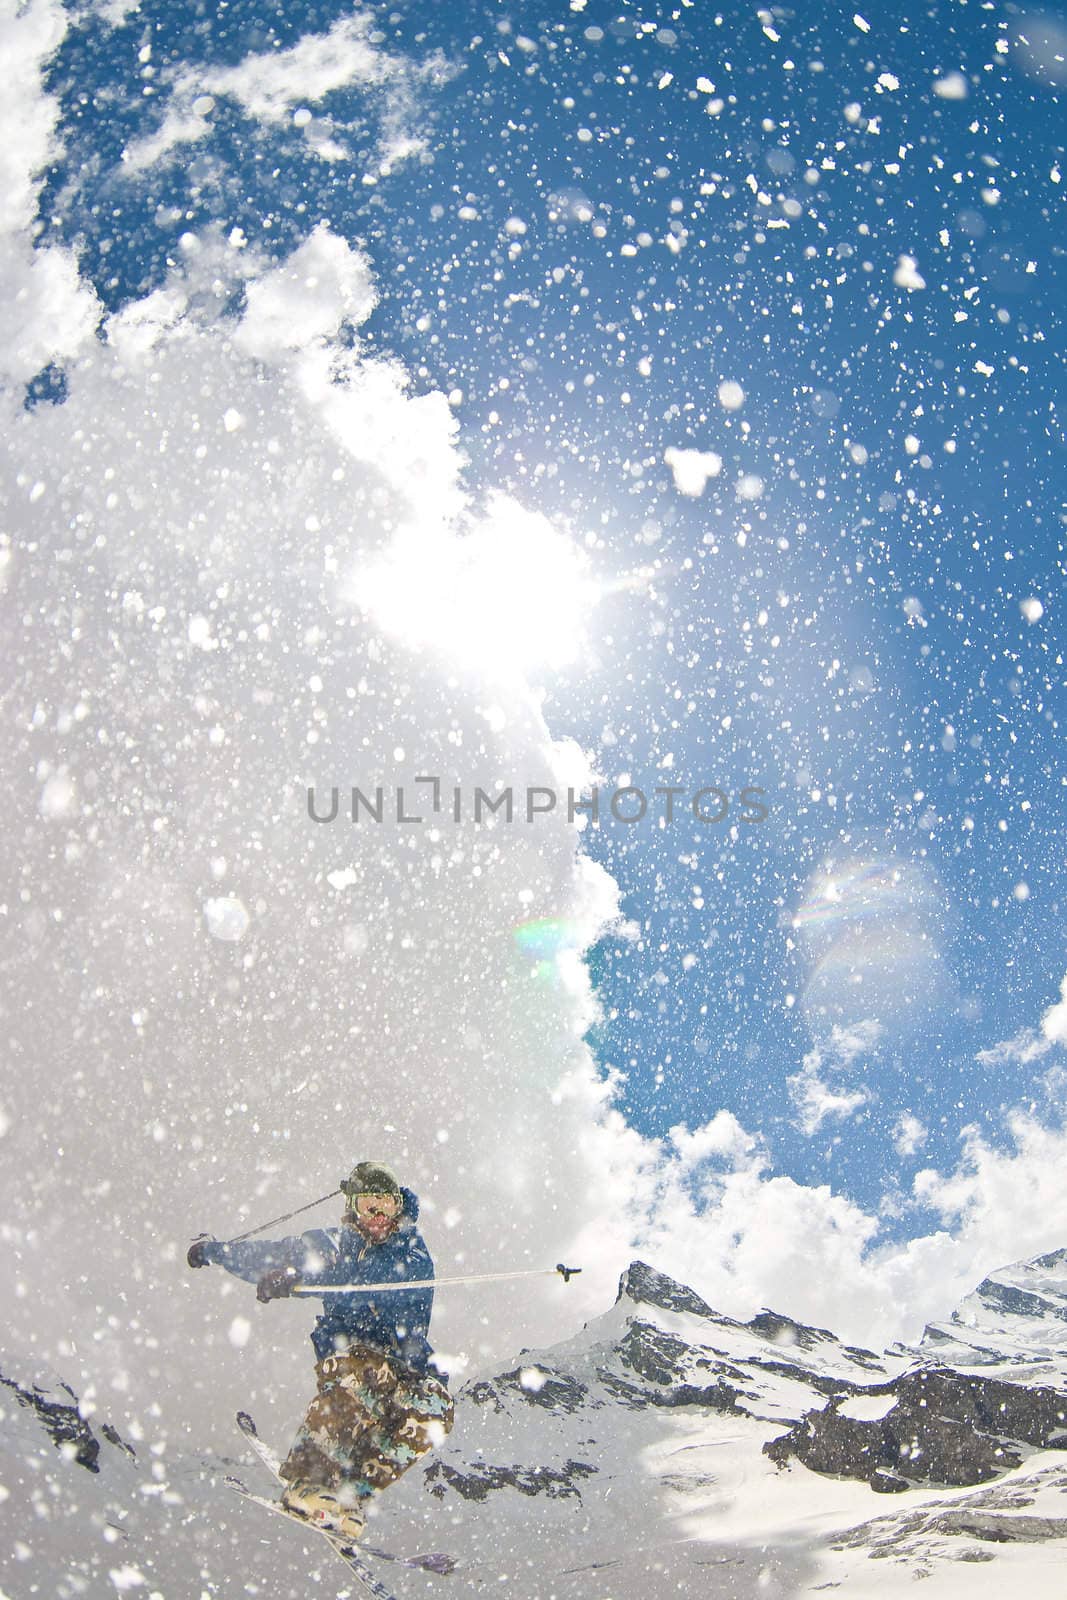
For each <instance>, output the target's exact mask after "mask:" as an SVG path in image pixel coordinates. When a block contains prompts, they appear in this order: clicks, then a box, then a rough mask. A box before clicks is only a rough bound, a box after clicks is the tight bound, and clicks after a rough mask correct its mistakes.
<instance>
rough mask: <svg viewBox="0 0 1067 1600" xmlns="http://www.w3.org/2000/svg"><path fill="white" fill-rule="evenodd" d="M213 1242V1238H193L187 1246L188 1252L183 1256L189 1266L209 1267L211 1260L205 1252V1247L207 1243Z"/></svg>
mask: <svg viewBox="0 0 1067 1600" xmlns="http://www.w3.org/2000/svg"><path fill="white" fill-rule="evenodd" d="M214 1243H215V1241H214V1239H211V1238H208V1237H205V1238H203V1239H194V1240H193V1242H192V1244H191V1245H190V1246H189V1254H188V1255H187V1256H186V1258H185V1259H186V1261H188V1263H189V1265H190V1266H191V1267H209V1266H210V1265H211V1261H210V1259H209V1257H208V1254H207V1247H208V1245H209V1244H214Z"/></svg>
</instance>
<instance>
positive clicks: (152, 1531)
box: [0, 1251, 1067, 1600]
mask: <svg viewBox="0 0 1067 1600" xmlns="http://www.w3.org/2000/svg"><path fill="white" fill-rule="evenodd" d="M0 1371H2V1373H3V1385H4V1387H3V1389H2V1391H0V1407H2V1411H3V1418H2V1434H0V1437H2V1455H0V1474H2V1475H0V1483H2V1486H3V1491H4V1493H3V1510H2V1513H0V1514H2V1515H3V1516H4V1517H5V1520H6V1521H7V1523H8V1527H9V1533H10V1538H9V1540H8V1541H6V1543H5V1548H4V1551H3V1553H2V1556H0V1559H2V1561H3V1563H4V1565H3V1577H2V1580H0V1582H2V1585H3V1595H4V1596H5V1597H7V1600H30V1597H31V1596H36V1595H41V1594H48V1595H56V1596H58V1597H59V1600H67V1597H68V1596H69V1597H72V1600H73V1597H74V1596H80V1595H86V1596H90V1597H92V1596H101V1597H103V1596H113V1595H114V1594H115V1593H116V1592H130V1593H132V1594H134V1595H135V1596H144V1597H146V1600H152V1597H155V1596H162V1597H165V1600H186V1597H191V1600H204V1597H206V1596H216V1595H219V1596H230V1595H232V1596H235V1597H236V1596H238V1595H241V1596H243V1595H269V1596H271V1597H279V1600H282V1597H288V1596H293V1597H296V1596H305V1595H307V1593H308V1592H309V1590H313V1592H314V1593H315V1594H316V1595H323V1596H338V1597H340V1596H346V1595H351V1594H352V1593H353V1592H354V1591H353V1588H352V1580H351V1577H350V1575H347V1574H346V1573H345V1570H344V1568H343V1567H342V1566H341V1564H340V1563H339V1562H338V1561H337V1560H336V1558H335V1557H334V1556H333V1555H332V1554H331V1552H330V1551H329V1549H328V1548H327V1546H326V1545H325V1543H324V1541H322V1540H320V1539H319V1538H318V1537H317V1536H316V1535H314V1534H307V1533H305V1532H304V1531H303V1530H301V1529H299V1528H296V1527H293V1526H291V1525H289V1524H287V1523H286V1522H284V1521H283V1520H282V1519H280V1518H271V1517H270V1516H269V1515H267V1514H266V1513H265V1512H262V1511H261V1510H260V1509H259V1508H258V1507H255V1506H252V1505H248V1504H245V1503H242V1502H241V1501H240V1500H239V1499H237V1498H236V1497H235V1496H234V1495H233V1494H232V1493H231V1492H230V1491H229V1490H228V1489H227V1488H226V1487H225V1483H224V1479H225V1476H226V1474H227V1473H228V1472H233V1471H235V1470H236V1471H239V1472H240V1474H241V1476H243V1477H244V1478H245V1479H246V1481H248V1482H249V1483H250V1484H251V1483H253V1482H255V1483H257V1484H258V1485H259V1486H260V1487H261V1488H263V1489H267V1488H268V1483H267V1481H266V1479H265V1475H264V1470H263V1468H262V1467H261V1466H259V1464H258V1463H255V1462H254V1461H250V1460H249V1458H248V1456H247V1452H246V1448H245V1446H244V1445H243V1443H242V1441H241V1439H240V1436H239V1435H238V1434H237V1432H236V1430H235V1433H234V1449H233V1453H232V1456H228V1457H227V1458H225V1459H220V1458H218V1457H209V1456H205V1457H204V1458H202V1459H198V1458H194V1457H191V1456H189V1455H185V1456H182V1457H180V1458H177V1457H176V1458H170V1456H169V1454H168V1452H166V1451H165V1450H163V1449H161V1448H160V1446H159V1445H158V1444H155V1445H154V1444H153V1441H152V1440H151V1439H143V1440H124V1439H122V1438H120V1437H119V1435H118V1434H117V1433H115V1431H114V1430H113V1429H111V1428H109V1426H108V1425H107V1423H106V1421H103V1420H98V1418H97V1417H96V1416H95V1415H94V1414H92V1408H91V1406H87V1405H85V1404H82V1405H81V1406H80V1407H79V1405H78V1403H77V1401H76V1399H75V1397H74V1396H73V1394H71V1392H70V1391H69V1390H65V1389H64V1387H63V1384H62V1380H61V1379H59V1378H56V1377H55V1376H53V1375H48V1374H42V1373H39V1372H34V1371H33V1370H32V1369H30V1368H27V1367H26V1366H25V1365H23V1366H22V1367H21V1369H20V1368H19V1366H18V1364H17V1363H15V1362H13V1361H11V1360H9V1359H6V1358H5V1359H4V1360H3V1361H0ZM1065 1419H1067V1251H1060V1252H1056V1253H1055V1254H1054V1255H1050V1256H1044V1257H1041V1258H1039V1259H1038V1260H1036V1261H1031V1262H1026V1263H1021V1264H1018V1265H1015V1266H1012V1267H1008V1268H1004V1269H1002V1270H1000V1271H998V1272H996V1273H994V1274H992V1275H991V1276H990V1277H989V1278H987V1279H986V1280H985V1281H984V1282H983V1283H982V1284H981V1285H980V1286H979V1287H978V1289H977V1290H976V1291H975V1292H974V1294H973V1295H970V1296H968V1297H967V1299H966V1300H965V1301H964V1302H963V1303H962V1305H961V1306H960V1307H959V1308H958V1310H957V1311H956V1312H954V1313H953V1315H952V1318H951V1319H950V1321H949V1322H948V1323H946V1324H944V1325H938V1326H936V1327H931V1328H928V1329H927V1330H926V1332H925V1334H924V1335H923V1338H922V1340H921V1341H920V1343H919V1345H917V1346H916V1347H914V1348H910V1349H909V1348H907V1347H904V1346H895V1347H894V1348H893V1349H891V1350H890V1351H888V1352H886V1353H885V1354H884V1355H881V1356H879V1355H876V1354H875V1353H873V1352H871V1351H867V1350H861V1349H857V1348H855V1347H851V1346H848V1345H845V1344H843V1343H841V1341H839V1340H838V1339H837V1338H835V1337H834V1335H833V1334H832V1333H830V1332H827V1331H825V1330H823V1329H818V1328H810V1327H805V1326H804V1325H802V1324H800V1323H797V1322H794V1321H793V1320H791V1319H790V1318H788V1317H786V1316H783V1315H780V1314H777V1313H774V1312H770V1311H764V1312H761V1313H760V1315H759V1316H757V1317H754V1318H753V1319H752V1321H751V1322H748V1323H740V1322H736V1321H734V1320H732V1319H731V1318H729V1317H726V1316H722V1315H721V1314H719V1313H718V1312H716V1311H714V1310H713V1309H712V1308H711V1307H710V1306H708V1305H707V1304H705V1302H704V1301H703V1300H701V1299H700V1298H699V1296H698V1295H696V1294H694V1293H693V1291H692V1290H690V1289H688V1288H686V1287H685V1286H684V1285H683V1284H680V1283H677V1282H675V1281H673V1280H672V1279H670V1278H667V1277H665V1276H664V1275H662V1274H660V1273H658V1272H656V1271H655V1270H654V1269H652V1268H651V1267H648V1266H646V1265H645V1264H643V1263H641V1262H634V1263H632V1264H631V1266H630V1267H629V1268H628V1269H627V1271H626V1272H625V1273H624V1274H623V1277H622V1280H621V1283H620V1287H619V1294H618V1298H617V1300H616V1302H615V1304H614V1305H613V1306H612V1307H611V1308H610V1309H609V1310H608V1311H606V1312H605V1313H604V1314H603V1315H602V1316H600V1317H597V1318H595V1319H594V1320H593V1321H591V1322H589V1323H588V1324H587V1325H586V1326H585V1327H584V1328H583V1329H582V1330H581V1332H580V1333H577V1334H576V1335H575V1336H574V1337H573V1338H572V1339H569V1340H567V1341H565V1342H563V1343H561V1344H557V1345H554V1346H553V1347H552V1348H551V1349H548V1350H539V1351H532V1350H526V1351H523V1352H521V1354H520V1356H519V1358H518V1360H517V1361H516V1362H515V1363H514V1364H513V1365H512V1366H510V1367H509V1368H508V1369H507V1370H506V1371H503V1372H500V1373H499V1374H497V1375H496V1376H494V1377H492V1378H489V1379H484V1378H483V1379H480V1380H477V1381H473V1382H470V1383H468V1384H466V1385H465V1386H464V1387H463V1388H462V1389H461V1390H460V1391H459V1393H458V1396H457V1420H456V1426H455V1428H454V1430H453V1432H452V1434H451V1435H450V1437H449V1439H448V1440H447V1442H446V1444H445V1446H444V1447H443V1448H442V1449H441V1450H440V1451H439V1452H438V1453H437V1454H436V1455H435V1456H433V1457H431V1458H430V1459H428V1461H427V1462H425V1463H424V1464H423V1465H422V1466H421V1467H420V1468H418V1469H416V1470H415V1471H414V1472H412V1473H410V1474H409V1475H408V1477H407V1478H406V1479H404V1480H403V1481H402V1482H401V1483H399V1484H398V1485H397V1486H396V1487H395V1488H394V1489H392V1490H391V1491H390V1492H389V1494H388V1496H387V1497H385V1498H384V1499H383V1501H382V1503H381V1507H380V1510H379V1511H378V1514H377V1515H375V1516H374V1517H373V1518H372V1522H371V1526H370V1530H369V1534H368V1541H369V1542H370V1543H372V1544H374V1545H376V1546H380V1547H382V1548H384V1549H387V1550H390V1551H393V1552H396V1553H402V1554H408V1555H411V1554H416V1553H420V1552H429V1551H443V1552H445V1553H447V1554H449V1555H451V1556H452V1557H453V1558H454V1559H455V1562H456V1570H455V1571H454V1572H453V1573H452V1574H451V1575H448V1576H438V1575H434V1574H432V1573H428V1572H425V1571H415V1570H412V1569H410V1568H404V1567H399V1566H397V1565H395V1564H386V1563H385V1562H382V1563H381V1564H380V1565H379V1567H378V1571H379V1575H380V1576H381V1577H382V1578H383V1579H385V1581H387V1582H388V1583H389V1584H390V1585H391V1586H392V1587H393V1588H394V1589H395V1591H396V1593H397V1594H398V1595H400V1596H405V1597H406V1596H408V1595H412V1596H414V1595H420V1594H427V1593H433V1594H448V1593H452V1594H478V1593H484V1594H490V1593H492V1594H503V1595H507V1596H508V1597H509V1600H510V1597H512V1596H514V1597H516V1600H548V1597H549V1596H556V1597H558V1600H629V1597H633V1600H637V1597H638V1596H641V1597H645V1596H649V1595H652V1596H660V1595H663V1596H668V1595H669V1596H672V1597H673V1596H676V1595H679V1596H690V1595H691V1596H694V1597H695V1596H698V1595H699V1596H704V1597H706V1596H709V1595H710V1596H724V1597H725V1596H729V1597H730V1600H747V1597H751V1600H767V1597H770V1600H774V1597H781V1600H784V1597H786V1596H793V1595H804V1594H814V1593H815V1592H817V1591H819V1592H821V1591H829V1590H833V1589H840V1590H842V1591H843V1592H844V1593H845V1594H847V1595H849V1596H850V1597H851V1596H855V1597H857V1600H861V1597H863V1596H871V1597H875V1596H888V1595H895V1594H897V1593H898V1592H899V1593H903V1592H904V1591H905V1590H907V1591H908V1592H911V1591H912V1590H913V1586H914V1583H915V1580H916V1579H917V1578H926V1579H930V1580H931V1582H930V1585H929V1587H928V1589H927V1590H925V1591H924V1592H927V1593H930V1594H935V1595H937V1596H938V1597H939V1600H940V1597H941V1596H946V1597H952V1600H954V1597H956V1596H960V1597H961V1600H962V1597H963V1596H964V1595H965V1594H966V1595H967V1597H968V1600H973V1597H975V1596H977V1597H981V1596H985V1595H989V1596H992V1595H993V1594H994V1592H996V1593H998V1594H999V1591H1000V1589H1001V1588H1002V1587H1003V1585H1004V1583H1005V1581H1007V1580H1008V1578H1009V1574H1013V1575H1016V1576H1018V1577H1020V1578H1023V1579H1024V1580H1025V1582H1026V1583H1027V1585H1028V1588H1029V1591H1030V1594H1031V1595H1032V1596H1033V1597H1035V1600H1044V1597H1046V1596H1047V1597H1049V1600H1051V1597H1052V1596H1060V1595H1061V1594H1062V1592H1063V1587H1064V1573H1065V1572H1067V1420H1065ZM259 1420H260V1423H261V1426H262V1429H263V1432H264V1433H265V1434H267V1435H269V1433H270V1418H269V1417H261V1418H260V1419H259Z"/></svg>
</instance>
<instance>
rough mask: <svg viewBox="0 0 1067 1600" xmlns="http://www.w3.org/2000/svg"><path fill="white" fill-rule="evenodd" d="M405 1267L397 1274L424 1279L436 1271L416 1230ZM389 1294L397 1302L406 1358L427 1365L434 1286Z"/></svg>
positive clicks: (398, 1331)
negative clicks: (432, 1287)
mask: <svg viewBox="0 0 1067 1600" xmlns="http://www.w3.org/2000/svg"><path fill="white" fill-rule="evenodd" d="M403 1268H404V1270H403V1273H402V1274H400V1273H398V1274H397V1276H398V1277H401V1276H402V1277H403V1278H410V1279H412V1280H413V1281H417V1282H424V1281H425V1280H426V1279H427V1278H432V1277H433V1275H434V1272H433V1260H432V1258H431V1256H430V1252H429V1251H428V1250H427V1248H426V1245H425V1244H424V1242H423V1240H422V1237H421V1236H420V1235H419V1234H415V1235H414V1236H413V1238H412V1240H411V1243H410V1245H409V1247H408V1249H407V1251H406V1253H405V1257H404V1262H403ZM389 1298H390V1299H391V1300H392V1301H393V1302H394V1304H393V1308H392V1309H393V1314H394V1316H395V1318H396V1337H397V1343H398V1344H399V1346H400V1348H401V1351H402V1352H403V1353H404V1358H405V1360H407V1361H408V1363H409V1364H410V1365H411V1366H414V1367H422V1366H425V1364H426V1357H427V1355H428V1354H429V1352H430V1345H429V1340H428V1338H427V1335H428V1333H429V1331H430V1314H431V1312H432V1311H433V1290H432V1289H408V1290H401V1291H400V1292H399V1293H397V1294H394V1295H390V1296H389Z"/></svg>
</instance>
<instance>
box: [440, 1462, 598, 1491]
mask: <svg viewBox="0 0 1067 1600" xmlns="http://www.w3.org/2000/svg"><path fill="white" fill-rule="evenodd" d="M598 1471H599V1468H598V1467H591V1466H588V1465H587V1464H586V1463H585V1462H584V1461H567V1462H565V1464H564V1465H563V1466H562V1467H560V1468H552V1467H515V1466H512V1467H503V1466H491V1465H489V1463H485V1464H484V1465H482V1464H481V1463H477V1464H476V1465H475V1467H474V1468H473V1469H472V1470H471V1471H469V1472H459V1471H458V1470H457V1469H456V1468H455V1467H452V1466H449V1464H448V1463H447V1462H446V1461H435V1462H434V1463H433V1465H432V1466H431V1467H428V1468H427V1469H426V1472H425V1474H424V1482H425V1483H426V1485H427V1487H428V1488H429V1491H430V1493H431V1494H432V1495H435V1496H436V1497H437V1498H438V1499H439V1498H440V1497H441V1496H442V1495H443V1494H444V1493H445V1491H446V1489H455V1490H456V1492H457V1494H460V1495H462V1496H463V1498H464V1500H485V1499H486V1498H487V1496H488V1495H489V1494H490V1493H491V1491H492V1490H494V1489H506V1488H510V1489H518V1491H519V1493H520V1494H544V1495H547V1496H548V1498H549V1499H550V1500H558V1499H561V1498H563V1497H565V1496H567V1495H575V1496H576V1497H577V1498H578V1499H579V1500H580V1499H581V1494H580V1493H579V1490H578V1483H580V1482H581V1480H582V1479H583V1478H591V1477H593V1476H594V1474H595V1473H596V1472H598Z"/></svg>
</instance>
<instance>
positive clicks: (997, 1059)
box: [975, 976, 1067, 1067]
mask: <svg viewBox="0 0 1067 1600" xmlns="http://www.w3.org/2000/svg"><path fill="white" fill-rule="evenodd" d="M1058 1044H1067V976H1065V977H1064V979H1063V981H1062V982H1061V984H1060V998H1059V1000H1057V1001H1056V1002H1055V1003H1054V1004H1053V1005H1051V1006H1049V1008H1048V1010H1047V1011H1046V1012H1045V1013H1044V1015H1043V1016H1042V1018H1041V1022H1040V1025H1039V1028H1029V1027H1027V1028H1020V1029H1019V1031H1018V1033H1016V1034H1015V1035H1014V1036H1013V1037H1012V1038H1010V1039H1003V1040H1001V1041H1000V1043H999V1044H995V1045H991V1046H990V1047H989V1049H987V1050H979V1051H978V1053H977V1055H976V1056H975V1060H976V1061H980V1062H981V1063H982V1065H983V1066H993V1067H996V1066H1003V1065H1004V1064H1005V1063H1006V1062H1009V1061H1017V1062H1019V1063H1020V1064H1021V1065H1023V1066H1025V1065H1027V1064H1028V1063H1029V1062H1031V1061H1038V1060H1040V1059H1041V1057H1042V1056H1044V1055H1047V1054H1048V1052H1049V1051H1050V1050H1051V1049H1053V1047H1054V1046H1055V1045H1058Z"/></svg>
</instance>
